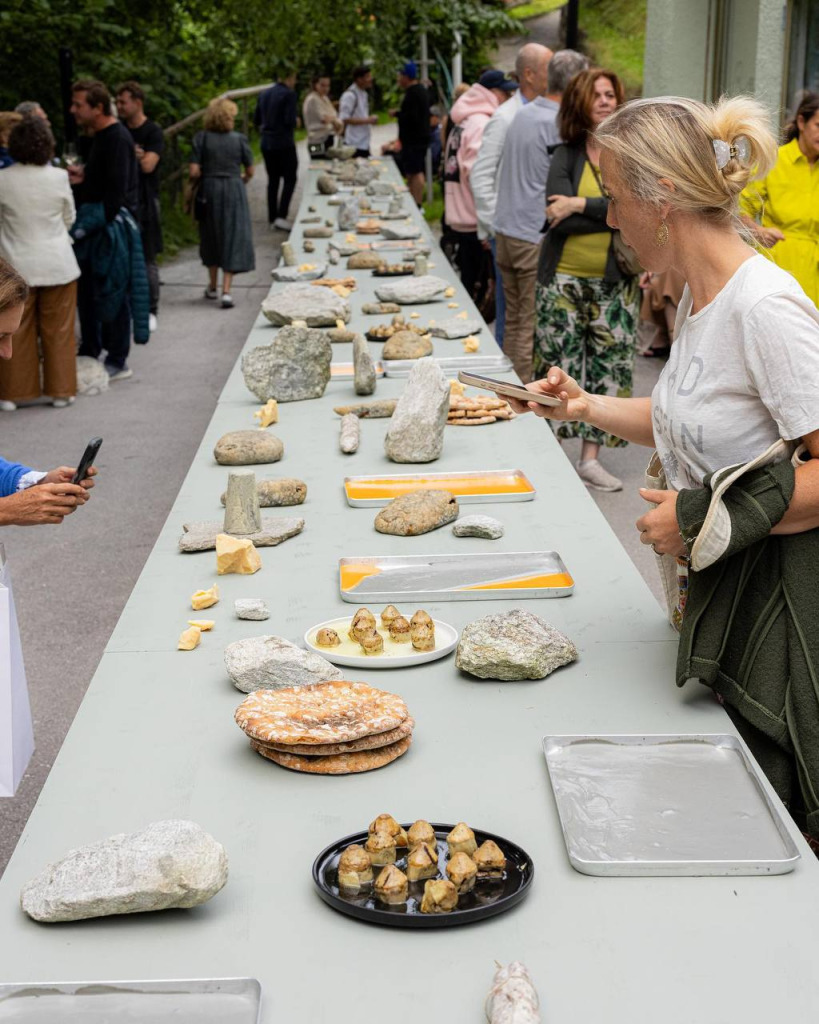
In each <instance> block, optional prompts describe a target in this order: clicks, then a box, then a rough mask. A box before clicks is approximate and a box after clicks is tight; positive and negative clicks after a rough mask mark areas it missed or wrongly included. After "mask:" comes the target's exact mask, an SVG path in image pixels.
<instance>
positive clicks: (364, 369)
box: [353, 334, 375, 395]
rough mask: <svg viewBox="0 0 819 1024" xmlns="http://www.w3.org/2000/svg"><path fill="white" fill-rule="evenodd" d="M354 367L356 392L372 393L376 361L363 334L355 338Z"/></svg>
mask: <svg viewBox="0 0 819 1024" xmlns="http://www.w3.org/2000/svg"><path fill="white" fill-rule="evenodd" d="M353 367H354V381H353V386H354V388H355V393H356V394H357V395H371V394H372V393H373V391H375V363H374V362H373V357H372V356H371V355H370V347H369V345H368V344H367V339H366V338H365V337H364V336H363V335H361V334H356V336H355V337H354V338H353Z"/></svg>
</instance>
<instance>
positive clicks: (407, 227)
mask: <svg viewBox="0 0 819 1024" xmlns="http://www.w3.org/2000/svg"><path fill="white" fill-rule="evenodd" d="M381 234H382V235H383V236H384V238H395V239H402V240H403V239H407V238H420V237H421V229H420V228H419V227H417V226H416V225H415V224H382V225H381Z"/></svg>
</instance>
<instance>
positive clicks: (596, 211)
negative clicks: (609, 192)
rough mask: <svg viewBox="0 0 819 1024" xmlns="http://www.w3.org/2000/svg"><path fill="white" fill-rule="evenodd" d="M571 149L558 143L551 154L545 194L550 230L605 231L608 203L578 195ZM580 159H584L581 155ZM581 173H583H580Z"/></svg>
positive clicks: (561, 232) (559, 233)
mask: <svg viewBox="0 0 819 1024" xmlns="http://www.w3.org/2000/svg"><path fill="white" fill-rule="evenodd" d="M572 152H573V151H572V150H570V149H569V147H568V146H559V147H558V148H557V149H556V150H555V152H554V154H553V155H552V160H551V163H550V164H549V175H548V178H547V180H546V197H547V202H548V204H549V206H548V219H549V225H550V230H551V231H554V232H555V233H556V234H558V235H590V234H596V233H597V232H599V231H606V230H607V228H606V216H607V214H608V208H609V202H608V200H607V199H605V198H603V197H602V196H601V197H600V198H599V199H597V198H595V199H592V198H586V197H585V196H578V195H577V194H576V192H577V189H576V186H575V183H574V181H573V180H572V170H573V169H574V166H575V165H573V162H572V160H571V156H572ZM577 159H578V160H583V159H584V158H583V156H582V155H578V157H577ZM581 173H582V172H581Z"/></svg>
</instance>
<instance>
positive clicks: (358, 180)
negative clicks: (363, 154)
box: [353, 164, 378, 185]
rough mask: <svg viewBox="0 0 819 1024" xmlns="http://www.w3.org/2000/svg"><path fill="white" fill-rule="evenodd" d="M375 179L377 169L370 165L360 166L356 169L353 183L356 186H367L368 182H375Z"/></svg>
mask: <svg viewBox="0 0 819 1024" xmlns="http://www.w3.org/2000/svg"><path fill="white" fill-rule="evenodd" d="M377 177H378V168H377V167H373V165H372V164H362V165H361V167H359V168H357V170H356V172H355V177H354V178H353V182H354V183H355V184H356V185H369V184H370V182H371V181H375V179H376V178H377Z"/></svg>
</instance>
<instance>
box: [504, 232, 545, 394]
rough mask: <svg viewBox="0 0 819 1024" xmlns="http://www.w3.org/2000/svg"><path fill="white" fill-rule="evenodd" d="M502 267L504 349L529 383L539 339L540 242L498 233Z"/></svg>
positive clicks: (524, 380)
mask: <svg viewBox="0 0 819 1024" xmlns="http://www.w3.org/2000/svg"><path fill="white" fill-rule="evenodd" d="M495 246H496V252H497V261H498V266H499V267H500V272H501V277H502V278H503V294H504V298H505V301H506V327H505V329H504V334H503V351H504V352H505V353H506V355H508V356H509V358H510V359H511V360H512V362H513V364H514V366H515V372H516V373H517V375H518V376H519V377H520V379H521V380H522V381H523V383H524V384H528V383H529V381H530V380H531V379H532V349H533V346H534V338H535V285H536V284H537V262H538V256H539V255H540V243H539V242H538V243H533V242H524V241H523V240H522V239H520V238H510V237H509V235H501V234H498V235H496V236H495Z"/></svg>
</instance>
